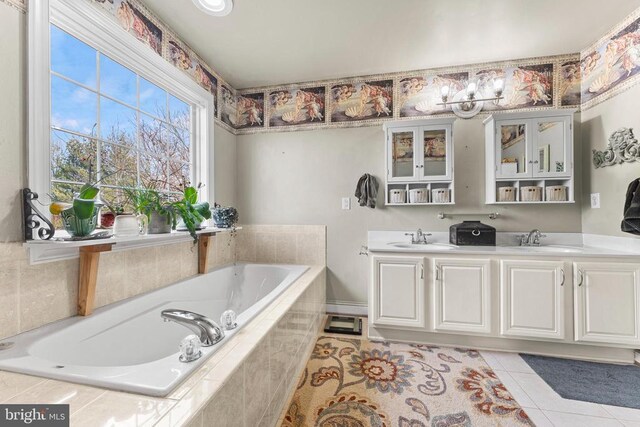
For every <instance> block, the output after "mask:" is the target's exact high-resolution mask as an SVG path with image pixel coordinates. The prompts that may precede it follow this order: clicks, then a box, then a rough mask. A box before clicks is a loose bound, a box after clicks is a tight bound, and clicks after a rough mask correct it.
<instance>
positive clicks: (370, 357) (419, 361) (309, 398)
mask: <svg viewBox="0 0 640 427" xmlns="http://www.w3.org/2000/svg"><path fill="white" fill-rule="evenodd" d="M303 426H304V427H306V426H318V427H391V426H399V427H426V426H431V427H453V426H456V427H463V426H464V427H469V426H533V423H532V422H531V420H530V419H529V417H528V416H527V414H526V413H525V412H524V410H523V409H522V408H521V407H520V406H519V405H518V403H516V401H515V400H514V399H513V397H511V394H510V393H509V392H508V391H507V389H506V388H505V386H504V385H503V384H502V383H501V382H500V380H499V379H498V377H497V376H496V375H495V374H494V373H493V371H492V370H491V368H490V367H489V366H488V365H487V364H486V363H485V361H484V360H483V359H482V357H481V356H480V353H478V352H477V351H475V350H467V349H459V348H444V347H435V346H430V345H417V344H398V343H389V342H372V341H368V340H360V339H352V338H337V337H325V336H321V337H320V338H318V341H317V342H316V345H315V348H314V351H313V354H312V355H311V358H310V359H309V362H308V363H307V366H306V368H305V370H304V373H303V374H302V376H301V378H300V380H299V382H298V385H297V389H296V391H295V394H294V396H293V398H292V400H291V402H290V403H289V407H288V409H287V412H286V414H285V416H284V421H283V423H282V427H303Z"/></svg>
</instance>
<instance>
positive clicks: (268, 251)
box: [0, 225, 326, 339]
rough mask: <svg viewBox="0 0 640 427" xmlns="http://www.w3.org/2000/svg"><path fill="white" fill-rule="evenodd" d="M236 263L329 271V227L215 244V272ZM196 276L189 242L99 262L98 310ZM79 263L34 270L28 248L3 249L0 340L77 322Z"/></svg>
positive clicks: (248, 235) (267, 229)
mask: <svg viewBox="0 0 640 427" xmlns="http://www.w3.org/2000/svg"><path fill="white" fill-rule="evenodd" d="M236 260H238V261H243V262H257V263H276V262H277V263H280V264H305V265H326V227H325V226H316V225H275V226H272V225H250V226H243V227H242V229H241V230H238V231H237V232H236V233H218V234H216V235H215V236H212V237H211V239H210V241H209V270H212V269H214V268H217V267H220V266H224V265H228V264H231V263H233V262H235V261H236ZM196 274H198V247H197V245H194V244H193V243H191V242H184V243H176V244H165V245H161V246H155V247H147V248H142V249H133V250H127V251H114V252H104V253H102V254H101V257H100V266H99V268H98V283H97V286H96V301H95V307H96V308H98V307H102V306H104V305H107V304H111V303H114V302H118V301H121V300H123V299H126V298H130V297H134V296H136V295H140V294H143V293H145V292H150V291H153V290H155V289H160V288H163V287H165V286H168V285H171V284H173V283H175V282H178V281H180V280H184V279H187V278H189V277H192V276H195V275H196ZM77 299H78V260H77V259H71V260H65V261H56V262H50V263H44V264H37V265H30V264H29V260H28V256H27V252H26V250H25V248H24V247H23V244H22V243H17V242H16V243H0V339H3V338H7V337H10V336H13V335H17V334H19V333H21V332H26V331H29V330H31V329H35V328H37V327H40V326H42V325H46V324H48V323H51V322H55V321H57V320H61V319H65V318H67V317H71V316H75V315H76V312H77V308H76V303H77Z"/></svg>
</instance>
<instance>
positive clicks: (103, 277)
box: [95, 252, 127, 307]
mask: <svg viewBox="0 0 640 427" xmlns="http://www.w3.org/2000/svg"><path fill="white" fill-rule="evenodd" d="M126 256H127V252H104V253H102V254H100V264H99V266H98V280H97V283H96V303H95V304H96V307H102V306H104V305H107V304H111V303H114V302H117V301H120V300H123V299H124V298H126V296H127V293H126V287H127V283H126V282H127V273H126V271H125V259H126Z"/></svg>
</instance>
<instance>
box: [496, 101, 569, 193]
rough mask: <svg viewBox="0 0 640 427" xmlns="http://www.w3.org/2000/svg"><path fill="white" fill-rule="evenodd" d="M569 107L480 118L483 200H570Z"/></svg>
mask: <svg viewBox="0 0 640 427" xmlns="http://www.w3.org/2000/svg"><path fill="white" fill-rule="evenodd" d="M574 113H575V110H568V109H567V110H546V111H543V112H540V111H536V112H529V113H505V114H494V115H492V116H490V117H489V118H487V119H486V120H485V121H484V125H485V147H486V156H485V160H486V171H487V180H486V203H490V204H494V203H572V202H574V161H573V140H574V138H573V116H574ZM536 187H538V188H539V190H536V189H535V188H536ZM562 187H564V189H563V188H562ZM505 192H507V193H505ZM509 194H511V195H512V197H508V195H509Z"/></svg>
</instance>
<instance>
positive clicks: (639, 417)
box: [602, 405, 640, 422]
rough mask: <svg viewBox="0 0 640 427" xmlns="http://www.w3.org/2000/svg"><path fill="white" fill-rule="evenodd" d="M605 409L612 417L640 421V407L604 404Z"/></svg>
mask: <svg viewBox="0 0 640 427" xmlns="http://www.w3.org/2000/svg"><path fill="white" fill-rule="evenodd" d="M602 407H603V408H604V410H605V411H607V412H608V413H609V414H611V416H612V417H614V418H616V419H618V420H624V421H638V422H640V409H634V408H624V407H622V406H611V405H602Z"/></svg>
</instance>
